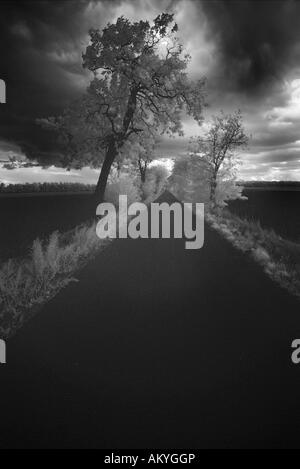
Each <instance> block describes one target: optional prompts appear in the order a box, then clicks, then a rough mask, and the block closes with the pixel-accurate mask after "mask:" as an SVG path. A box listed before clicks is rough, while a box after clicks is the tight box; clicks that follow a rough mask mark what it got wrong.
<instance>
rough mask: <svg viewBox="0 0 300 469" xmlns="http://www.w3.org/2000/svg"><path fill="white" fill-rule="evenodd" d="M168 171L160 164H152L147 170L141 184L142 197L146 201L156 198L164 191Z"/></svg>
mask: <svg viewBox="0 0 300 469" xmlns="http://www.w3.org/2000/svg"><path fill="white" fill-rule="evenodd" d="M168 176H169V173H168V170H167V169H166V168H165V166H163V165H162V164H158V165H155V166H152V167H151V168H149V169H148V170H147V173H146V181H145V182H144V184H142V192H143V199H144V200H145V201H146V202H150V201H151V200H155V199H157V198H158V197H159V196H160V194H161V193H162V192H163V191H164V189H165V188H166V184H167V179H168Z"/></svg>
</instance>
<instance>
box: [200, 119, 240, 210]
mask: <svg viewBox="0 0 300 469" xmlns="http://www.w3.org/2000/svg"><path fill="white" fill-rule="evenodd" d="M247 143H248V136H247V135H246V133H245V130H244V126H243V118H242V114H241V112H240V111H236V112H235V113H234V114H224V113H223V112H221V113H220V114H219V115H218V116H214V117H213V120H212V125H211V127H210V129H209V130H208V132H207V133H206V134H205V136H204V137H197V138H195V139H192V142H191V150H192V153H194V154H196V155H198V156H199V157H200V158H201V159H202V160H204V161H205V162H207V163H208V165H209V167H210V201H211V203H213V204H215V203H216V202H217V200H216V199H217V187H218V179H219V180H220V181H223V182H224V181H226V180H227V181H228V183H227V184H223V187H224V188H225V187H227V189H228V188H229V189H230V190H231V189H232V187H231V186H232V184H233V182H234V180H235V176H236V168H237V164H238V157H237V153H236V152H237V150H238V149H241V148H244V147H245V146H246V145H247ZM230 181H231V183H230Z"/></svg>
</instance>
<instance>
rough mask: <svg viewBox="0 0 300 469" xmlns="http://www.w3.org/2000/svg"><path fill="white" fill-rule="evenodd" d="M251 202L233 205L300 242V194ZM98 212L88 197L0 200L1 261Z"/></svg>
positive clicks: (252, 193) (257, 195)
mask: <svg viewBox="0 0 300 469" xmlns="http://www.w3.org/2000/svg"><path fill="white" fill-rule="evenodd" d="M246 195H247V196H248V197H249V199H248V200H245V201H244V200H237V201H234V202H231V203H230V209H231V210H232V212H234V213H235V214H237V215H239V216H240V217H242V218H248V219H250V220H259V221H260V223H261V224H262V226H263V227H265V228H272V229H274V231H276V232H277V233H278V234H280V235H281V236H283V237H286V238H289V239H292V240H295V241H300V215H299V206H300V192H299V191H263V190H256V189H250V190H247V191H246ZM94 212H95V205H94V203H93V200H92V197H91V196H90V195H87V194H76V195H74V194H72V195H69V194H68V195H47V196H45V195H35V196H28V195H27V196H19V195H18V196H12V197H9V196H0V213H1V225H0V260H1V261H3V260H6V259H8V258H9V257H16V256H19V255H21V256H22V255H24V254H26V252H27V250H28V249H29V248H30V247H31V245H32V242H33V241H34V239H36V238H37V237H40V238H42V239H43V238H45V237H47V236H48V235H49V234H51V233H52V232H53V231H55V230H59V231H60V232H64V231H67V230H69V229H71V228H73V227H75V226H76V225H79V224H80V223H82V222H83V221H86V220H88V219H90V218H91V217H92V216H93V214H94Z"/></svg>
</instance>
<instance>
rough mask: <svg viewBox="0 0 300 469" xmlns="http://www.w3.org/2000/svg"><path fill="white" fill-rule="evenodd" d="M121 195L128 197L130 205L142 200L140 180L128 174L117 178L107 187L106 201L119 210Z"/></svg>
mask: <svg viewBox="0 0 300 469" xmlns="http://www.w3.org/2000/svg"><path fill="white" fill-rule="evenodd" d="M119 195H127V198H128V203H129V204H131V203H133V202H137V201H139V200H141V191H140V189H139V184H138V180H137V179H135V178H133V177H132V176H129V175H127V174H123V175H121V176H120V177H119V176H115V177H114V178H113V179H112V180H111V181H110V182H109V184H108V185H107V188H106V192H105V200H106V201H107V202H110V203H112V204H113V205H114V206H115V207H116V208H118V207H119Z"/></svg>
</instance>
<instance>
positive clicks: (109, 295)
mask: <svg viewBox="0 0 300 469" xmlns="http://www.w3.org/2000/svg"><path fill="white" fill-rule="evenodd" d="M163 198H164V197H163ZM167 201H168V202H171V201H172V198H171V197H170V196H168V197H167ZM184 246H185V243H184V240H178V239H176V240H175V239H164V240H162V239H156V240H150V239H149V240H147V239H144V240H130V239H126V240H117V241H115V242H114V243H111V244H110V246H109V247H108V248H107V249H105V250H104V251H103V252H102V253H101V254H100V255H99V256H97V257H96V258H95V259H94V260H93V261H92V262H91V263H90V264H89V265H88V266H86V267H85V268H84V269H83V270H82V271H81V273H80V275H79V277H78V279H79V282H78V283H71V284H69V285H68V286H66V288H65V289H64V290H62V291H61V292H60V293H59V294H58V295H57V296H56V297H55V298H53V299H52V300H51V301H50V302H49V303H48V304H47V305H46V306H45V307H44V308H43V309H42V311H41V313H40V314H38V315H37V316H36V317H35V318H33V319H32V320H31V321H29V322H28V323H27V324H26V325H25V326H24V327H23V329H22V330H21V331H19V333H18V334H17V335H15V336H14V337H12V339H11V340H9V341H8V343H7V364H6V365H1V367H0V374H1V389H0V393H1V403H2V404H1V405H2V408H1V419H0V432H1V439H0V446H1V447H2V448H20V447H21V448H23V447H25V448H106V449H110V448H123V449H124V448H132V447H136V448H171V447H172V448H215V447H217V448H246V447H251V448H259V447H263V448H266V447H268V448H269V447H270V448H274V447H275V448H280V447H284V448H288V447H297V446H298V444H299V436H300V435H299V431H300V430H299V421H300V415H299V414H300V409H299V403H298V401H299V394H300V375H299V369H298V368H297V366H296V365H294V364H293V363H292V361H291V354H292V349H291V343H292V341H293V340H294V339H295V338H299V337H300V322H299V303H298V301H297V299H296V298H294V297H293V296H292V295H289V294H288V292H287V291H285V290H284V289H281V288H279V287H278V285H276V284H275V283H273V282H272V281H271V279H270V278H268V277H267V276H266V275H265V273H264V272H263V270H262V268H261V267H260V266H259V265H258V264H256V263H255V262H254V261H253V260H252V259H251V258H249V257H247V256H245V255H244V254H243V253H241V252H240V251H238V250H237V249H235V248H234V247H233V246H232V245H231V244H230V243H229V242H228V241H227V240H226V239H223V238H222V237H221V236H220V235H219V234H218V233H217V232H216V231H214V230H212V229H211V228H210V227H209V226H206V228H205V244H204V247H203V248H202V249H201V250H198V251H189V250H186V249H185V248H184Z"/></svg>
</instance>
